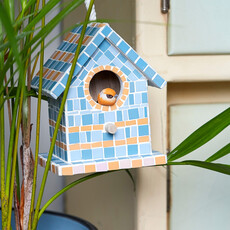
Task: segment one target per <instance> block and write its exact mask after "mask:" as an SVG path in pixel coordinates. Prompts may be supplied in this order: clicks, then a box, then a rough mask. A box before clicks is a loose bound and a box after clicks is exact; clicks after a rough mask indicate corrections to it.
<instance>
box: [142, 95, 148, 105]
mask: <svg viewBox="0 0 230 230" xmlns="http://www.w3.org/2000/svg"><path fill="white" fill-rule="evenodd" d="M142 103H148V95H147V93H142Z"/></svg>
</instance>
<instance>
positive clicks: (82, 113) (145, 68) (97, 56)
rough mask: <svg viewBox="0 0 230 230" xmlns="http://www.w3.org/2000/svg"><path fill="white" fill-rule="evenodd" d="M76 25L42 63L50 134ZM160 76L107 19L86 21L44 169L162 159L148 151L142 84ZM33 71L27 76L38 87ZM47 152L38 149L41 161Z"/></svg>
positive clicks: (88, 168) (81, 169)
mask: <svg viewBox="0 0 230 230" xmlns="http://www.w3.org/2000/svg"><path fill="white" fill-rule="evenodd" d="M81 30H82V26H79V27H77V28H75V29H73V30H72V31H71V32H70V33H69V34H68V35H67V36H66V38H65V39H64V41H63V42H62V43H61V45H60V46H59V47H58V48H57V49H56V51H55V52H54V53H53V55H52V56H51V57H50V58H49V59H48V60H47V61H46V63H45V64H44V69H43V70H44V72H43V82H42V94H43V95H46V96H47V97H48V109H49V130H50V139H51V140H52V137H53V132H54V127H55V124H56V121H57V115H58V112H59V108H60V105H61V101H62V95H63V91H64V90H65V87H66V83H67V79H68V76H69V73H70V69H71V65H72V61H73V58H74V53H75V51H76V48H77V45H78V41H79V38H80V33H81ZM165 84H166V81H165V80H164V79H163V78H162V77H160V76H159V75H158V74H157V73H156V71H155V70H154V69H152V67H151V66H150V65H148V64H147V63H146V62H145V61H144V60H143V59H142V58H141V57H140V56H139V55H138V54H137V53H136V52H135V51H134V50H133V49H132V47H130V46H129V45H128V44H127V43H126V42H125V41H124V40H123V39H122V38H121V37H120V36H119V35H118V34H117V33H116V32H115V31H114V30H113V29H112V28H111V27H110V26H109V25H108V24H102V23H93V24H89V25H88V27H87V29H86V33H85V37H84V40H83V44H82V46H81V51H80V55H79V58H78V61H77V64H76V66H75V70H74V75H73V78H72V82H71V86H70V89H69V92H68V97H67V100H66V103H65V109H64V112H63V115H62V120H61V124H60V128H59V131H58V135H57V139H56V145H55V149H54V152H53V157H52V161H51V167H50V170H51V171H52V172H54V173H56V174H58V175H74V174H81V173H89V172H101V171H108V170H116V169H127V168H136V167H143V166H151V165H157V164H165V163H166V156H165V155H164V154H161V153H159V152H157V151H152V145H151V130H150V121H149V105H148V92H147V91H148V87H147V86H148V85H149V86H154V87H156V88H160V89H161V88H163V87H164V86H165ZM38 86H39V73H37V75H36V76H35V77H34V78H33V80H32V88H33V89H35V90H38ZM47 157H48V153H42V154H40V155H39V162H40V164H41V165H42V166H45V165H46V161H47Z"/></svg>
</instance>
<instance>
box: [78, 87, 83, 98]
mask: <svg viewBox="0 0 230 230" xmlns="http://www.w3.org/2000/svg"><path fill="white" fill-rule="evenodd" d="M77 94H78V97H84V96H85V94H84V90H83V87H78V88H77Z"/></svg>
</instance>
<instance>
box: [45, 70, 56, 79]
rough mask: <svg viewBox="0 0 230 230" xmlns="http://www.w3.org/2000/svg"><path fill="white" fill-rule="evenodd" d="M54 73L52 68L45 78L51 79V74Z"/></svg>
mask: <svg viewBox="0 0 230 230" xmlns="http://www.w3.org/2000/svg"><path fill="white" fill-rule="evenodd" d="M54 73H55V71H54V70H52V71H51V72H50V73H49V74H48V76H47V77H46V78H47V79H52V78H51V77H52V75H53V74H54Z"/></svg>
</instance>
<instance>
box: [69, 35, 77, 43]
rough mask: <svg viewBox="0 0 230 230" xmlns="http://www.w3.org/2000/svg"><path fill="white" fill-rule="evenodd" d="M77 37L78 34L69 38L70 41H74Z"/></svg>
mask: <svg viewBox="0 0 230 230" xmlns="http://www.w3.org/2000/svg"><path fill="white" fill-rule="evenodd" d="M76 37H77V34H74V35H73V37H72V38H71V39H70V40H69V42H70V43H72V42H73V41H74V39H75V38H76Z"/></svg>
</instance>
